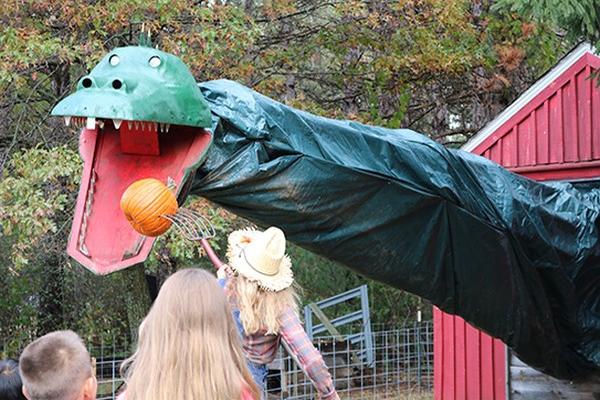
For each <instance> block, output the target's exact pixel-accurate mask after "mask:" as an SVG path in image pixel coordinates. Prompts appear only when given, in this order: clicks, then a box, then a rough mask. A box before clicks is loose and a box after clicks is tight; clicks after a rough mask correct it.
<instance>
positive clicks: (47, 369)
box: [19, 331, 92, 400]
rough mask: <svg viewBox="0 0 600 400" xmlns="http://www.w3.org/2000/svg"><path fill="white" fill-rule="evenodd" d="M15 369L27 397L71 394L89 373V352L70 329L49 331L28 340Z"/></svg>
mask: <svg viewBox="0 0 600 400" xmlns="http://www.w3.org/2000/svg"><path fill="white" fill-rule="evenodd" d="M19 370H20V372H21V379H22V380H23V386H24V387H25V389H26V390H27V393H28V394H29V398H30V399H31V400H63V399H68V398H71V397H74V396H75V395H76V394H77V393H78V392H79V391H80V390H81V388H82V387H83V385H84V384H85V381H86V380H87V379H88V378H90V377H91V376H92V364H91V359H90V355H89V353H88V351H87V350H86V348H85V345H84V344H83V341H82V340H81V338H80V337H79V336H77V334H76V333H75V332H73V331H56V332H52V333H49V334H47V335H45V336H42V337H41V338H39V339H37V340H35V341H33V342H32V343H30V344H29V345H28V346H27V347H25V350H23V353H22V354H21V358H20V359H19Z"/></svg>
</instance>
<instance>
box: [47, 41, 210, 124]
mask: <svg viewBox="0 0 600 400" xmlns="http://www.w3.org/2000/svg"><path fill="white" fill-rule="evenodd" d="M52 115H54V116H63V117H65V118H66V122H67V124H69V123H70V120H69V118H70V117H83V118H86V121H87V122H86V127H87V128H88V129H93V128H94V125H95V124H96V123H98V122H100V124H102V121H104V122H106V121H107V120H112V121H113V123H114V126H115V128H116V129H119V127H120V125H121V123H122V121H143V122H145V123H147V124H148V125H149V126H150V127H152V128H153V129H159V130H161V129H162V130H166V127H167V126H171V125H183V126H191V127H198V128H210V123H211V119H210V111H209V109H208V105H207V103H206V101H205V100H204V98H203V97H202V94H201V93H200V90H199V89H198V87H197V86H196V81H195V80H194V77H193V76H192V74H191V73H190V71H189V70H188V68H187V67H186V66H185V64H184V63H183V62H182V61H181V60H180V59H179V58H177V57H175V56H174V55H172V54H169V53H165V52H163V51H160V50H156V49H153V48H150V47H120V48H117V49H114V50H113V51H111V52H110V53H108V54H107V55H106V56H105V57H104V58H103V59H102V60H101V61H100V63H98V65H96V67H94V69H93V70H92V71H91V72H90V73H89V75H87V76H84V77H83V78H81V79H80V80H79V82H78V84H77V91H76V92H75V93H74V94H72V95H70V96H68V97H67V98H65V99H64V100H62V101H61V102H60V103H58V104H57V105H56V107H54V109H53V110H52Z"/></svg>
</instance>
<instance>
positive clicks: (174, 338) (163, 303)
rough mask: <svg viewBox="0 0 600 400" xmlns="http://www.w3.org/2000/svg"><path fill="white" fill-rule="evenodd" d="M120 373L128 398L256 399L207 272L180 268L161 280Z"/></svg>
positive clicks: (235, 337) (228, 312)
mask: <svg viewBox="0 0 600 400" xmlns="http://www.w3.org/2000/svg"><path fill="white" fill-rule="evenodd" d="M121 372H122V373H123V375H124V377H125V381H126V383H127V389H126V390H127V400H148V399H152V400H170V399H178V400H198V399H206V400H209V399H223V400H239V399H240V398H241V395H242V390H243V389H244V386H245V387H247V389H248V390H250V392H251V393H252V394H253V397H254V398H258V397H259V394H258V389H257V387H256V385H255V383H254V381H253V378H252V376H251V375H250V373H249V372H248V369H247V367H246V361H245V359H244V356H243V353H242V348H241V344H240V340H239V334H238V332H237V330H236V327H235V325H234V322H233V320H232V317H231V310H230V308H229V305H228V302H227V299H226V297H225V294H224V293H223V289H221V287H220V286H219V285H218V283H217V281H216V279H215V278H214V277H213V276H212V275H210V274H209V273H208V272H206V271H203V270H200V269H183V270H180V271H178V272H176V273H175V274H173V275H171V276H170V277H169V278H168V279H167V280H166V281H165V283H164V284H163V286H162V288H161V290H160V292H159V294H158V297H157V299H156V301H155V302H154V305H153V306H152V308H151V310H150V312H149V313H148V315H147V316H146V318H145V319H144V321H143V322H142V324H141V325H140V329H139V339H138V345H137V349H136V351H135V353H134V354H133V355H132V356H131V357H130V358H128V359H127V360H125V361H124V363H123V366H122V367H121Z"/></svg>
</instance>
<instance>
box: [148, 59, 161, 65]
mask: <svg viewBox="0 0 600 400" xmlns="http://www.w3.org/2000/svg"><path fill="white" fill-rule="evenodd" d="M160 63H161V61H160V57H159V56H152V57H150V59H149V60H148V64H150V66H151V67H152V68H157V67H158V66H159V65H160Z"/></svg>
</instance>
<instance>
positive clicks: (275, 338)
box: [243, 308, 339, 400]
mask: <svg viewBox="0 0 600 400" xmlns="http://www.w3.org/2000/svg"><path fill="white" fill-rule="evenodd" d="M279 324H280V331H279V334H277V335H267V334H265V333H261V332H258V333H255V334H252V335H246V334H244V335H243V345H244V351H245V352H246V356H247V357H248V359H249V360H250V361H252V362H254V363H257V364H268V363H270V362H271V361H273V359H275V356H276V354H277V349H278V347H279V341H280V340H283V341H284V342H285V343H286V344H287V345H288V347H289V349H290V351H291V353H292V356H293V357H294V358H296V360H297V361H298V364H299V365H300V367H301V368H302V370H303V371H304V372H305V373H306V375H308V377H309V378H310V380H311V381H312V383H313V385H314V386H315V388H316V389H317V392H318V393H319V395H320V397H321V399H323V400H338V399H339V396H338V394H337V392H336V391H335V387H334V386H333V380H332V379H331V375H330V374H329V371H328V370H327V365H325V362H324V361H323V357H321V353H319V351H318V350H317V349H316V348H315V346H313V344H312V342H311V341H310V339H309V338H308V335H307V334H306V332H305V331H304V328H303V327H302V324H301V323H300V319H299V318H298V315H297V314H296V313H295V312H294V310H292V309H291V308H290V309H288V310H287V311H286V312H284V313H283V314H282V315H280V316H279Z"/></svg>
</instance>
